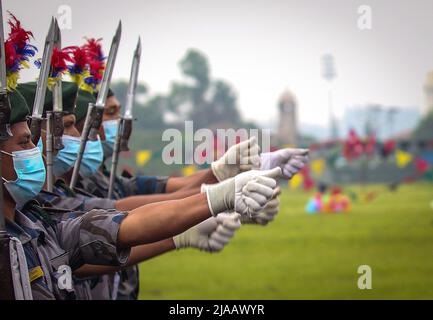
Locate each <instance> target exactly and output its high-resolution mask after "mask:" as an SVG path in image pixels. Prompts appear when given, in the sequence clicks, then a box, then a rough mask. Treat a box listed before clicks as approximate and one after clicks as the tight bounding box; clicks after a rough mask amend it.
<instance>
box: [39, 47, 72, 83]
mask: <svg viewBox="0 0 433 320" xmlns="http://www.w3.org/2000/svg"><path fill="white" fill-rule="evenodd" d="M75 48H76V47H74V46H71V47H66V48H63V49H59V48H54V49H53V54H52V57H51V66H50V74H49V76H48V85H47V86H48V88H49V89H50V90H51V89H52V87H53V85H54V83H55V82H56V81H58V80H62V78H63V75H64V74H65V73H66V72H68V62H69V63H71V62H73V58H72V54H73V52H74V50H75ZM35 64H36V66H37V67H38V68H40V67H41V61H40V60H37V61H35Z"/></svg>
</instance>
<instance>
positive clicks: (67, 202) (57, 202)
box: [18, 82, 237, 300]
mask: <svg viewBox="0 0 433 320" xmlns="http://www.w3.org/2000/svg"><path fill="white" fill-rule="evenodd" d="M18 88H19V90H20V92H21V93H23V94H24V96H25V97H26V98H27V99H26V100H27V101H28V103H33V100H34V94H35V90H36V84H35V83H24V84H20V85H18ZM76 92H77V87H76V85H75V84H74V83H71V82H63V83H62V93H63V107H64V108H63V109H64V113H65V116H64V120H65V121H64V122H65V132H64V134H65V135H67V134H70V133H71V132H72V134H74V121H73V119H71V118H73V117H74V116H73V114H72V111H73V106H74V100H75V95H76ZM51 109H52V94H51V92H49V91H47V94H46V97H45V108H44V112H46V111H48V110H51ZM42 136H43V137H44V136H45V135H42ZM45 141H46V140H45V139H43V142H44V144H45ZM43 149H46V148H43ZM55 165H56V161H55ZM54 169H55V170H54V171H56V170H57V171H58V170H59V169H58V168H57V169H56V167H55V168H54ZM37 199H38V200H39V201H40V202H41V203H42V204H43V205H44V206H48V207H50V208H61V209H67V210H65V211H66V214H64V215H62V217H64V218H65V219H67V220H69V219H71V215H70V214H69V212H68V210H69V211H70V210H79V209H82V210H84V211H88V210H91V209H94V208H100V209H101V208H102V209H113V208H114V207H115V200H109V199H102V198H97V197H94V196H93V195H91V194H88V193H86V192H85V191H82V190H76V191H72V190H71V189H70V188H69V187H68V186H66V184H65V183H63V181H62V180H57V182H56V187H55V188H54V190H53V192H52V193H51V192H48V191H42V192H41V193H40V194H39V195H38V196H37ZM77 214H78V215H79V214H82V213H74V215H77ZM57 217H58V218H59V219H62V218H60V216H59V215H57ZM217 225H219V224H216V225H215V228H214V229H212V228H210V229H209V230H208V231H209V234H211V233H212V232H215V231H216V227H217ZM235 226H236V223H235ZM236 228H237V226H236ZM149 258H150V257H149ZM132 268H135V266H131V267H129V268H125V269H123V270H122V271H121V274H125V273H129V272H130V270H131V269H132ZM130 279H131V278H130ZM74 280H75V281H74V283H75V289H76V292H77V298H79V299H86V298H92V299H99V300H101V299H111V298H112V294H113V292H114V294H115V293H116V292H117V290H116V289H115V288H114V289H113V279H112V277H109V276H107V275H103V276H94V277H90V278H86V279H84V280H79V279H74ZM129 282H131V280H129ZM137 284H138V279H137Z"/></svg>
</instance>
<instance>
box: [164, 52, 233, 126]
mask: <svg viewBox="0 0 433 320" xmlns="http://www.w3.org/2000/svg"><path fill="white" fill-rule="evenodd" d="M179 67H180V69H181V72H182V74H183V75H184V76H185V77H186V79H188V80H190V81H189V83H179V82H173V83H172V86H171V91H170V94H169V101H168V109H169V110H171V111H173V112H175V113H177V114H178V116H179V119H180V120H186V119H188V120H192V121H194V126H195V127H196V128H203V127H208V126H210V125H212V124H214V123H219V122H228V123H230V124H233V125H238V124H240V123H241V118H240V114H239V112H238V109H237V97H236V94H235V93H234V90H233V89H232V88H231V86H230V85H229V84H228V83H227V82H225V81H223V80H212V78H211V76H210V68H209V63H208V60H207V58H206V56H205V55H204V54H203V53H201V52H199V51H198V50H195V49H189V50H188V51H187V53H186V54H185V56H184V57H183V58H182V59H181V61H180V62H179Z"/></svg>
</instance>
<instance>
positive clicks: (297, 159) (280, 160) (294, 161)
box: [260, 148, 309, 179]
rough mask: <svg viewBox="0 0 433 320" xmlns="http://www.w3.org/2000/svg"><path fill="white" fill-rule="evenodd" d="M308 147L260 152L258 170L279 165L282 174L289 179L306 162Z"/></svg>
mask: <svg viewBox="0 0 433 320" xmlns="http://www.w3.org/2000/svg"><path fill="white" fill-rule="evenodd" d="M308 152H309V150H308V149H290V148H286V149H281V150H277V151H274V152H267V153H262V154H261V155H260V158H261V166H260V170H269V169H273V168H276V167H280V168H281V170H283V176H284V177H285V178H286V179H291V178H292V177H293V176H294V175H295V174H296V173H298V172H299V171H300V170H301V169H302V168H303V167H304V166H305V164H306V163H307V162H308Z"/></svg>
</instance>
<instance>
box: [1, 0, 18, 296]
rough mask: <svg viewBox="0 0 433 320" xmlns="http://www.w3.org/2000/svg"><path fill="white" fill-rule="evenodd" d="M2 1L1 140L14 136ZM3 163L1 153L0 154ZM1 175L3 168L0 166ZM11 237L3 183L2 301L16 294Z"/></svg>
mask: <svg viewBox="0 0 433 320" xmlns="http://www.w3.org/2000/svg"><path fill="white" fill-rule="evenodd" d="M2 7H3V6H2V2H1V0H0V140H2V141H5V140H7V139H9V137H10V136H12V133H11V131H10V124H9V123H10V114H11V106H10V102H9V97H8V93H7V79H6V61H5V48H4V43H5V39H4V30H3V14H2V13H3V8H2ZM0 163H1V153H0ZM0 175H1V166H0ZM9 246H10V236H9V234H8V233H7V231H6V222H5V216H4V199H3V182H1V183H0V288H1V290H0V300H14V299H15V292H14V285H13V280H12V268H11V261H10V248H9Z"/></svg>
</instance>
